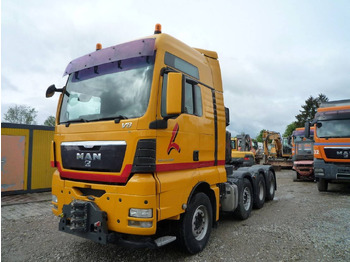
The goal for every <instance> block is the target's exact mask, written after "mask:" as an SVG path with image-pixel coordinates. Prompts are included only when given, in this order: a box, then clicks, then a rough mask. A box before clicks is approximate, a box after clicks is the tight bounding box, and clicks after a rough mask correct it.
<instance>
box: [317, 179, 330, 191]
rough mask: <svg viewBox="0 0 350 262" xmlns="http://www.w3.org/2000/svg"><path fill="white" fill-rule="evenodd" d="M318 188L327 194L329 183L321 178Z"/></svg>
mask: <svg viewBox="0 0 350 262" xmlns="http://www.w3.org/2000/svg"><path fill="white" fill-rule="evenodd" d="M317 188H318V191H320V192H326V191H327V189H328V181H327V180H326V179H324V178H320V179H319V180H318V182H317Z"/></svg>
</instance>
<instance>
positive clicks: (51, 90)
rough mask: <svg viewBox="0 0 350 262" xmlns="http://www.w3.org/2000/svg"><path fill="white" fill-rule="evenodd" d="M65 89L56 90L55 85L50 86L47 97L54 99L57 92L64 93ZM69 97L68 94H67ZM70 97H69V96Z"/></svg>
mask: <svg viewBox="0 0 350 262" xmlns="http://www.w3.org/2000/svg"><path fill="white" fill-rule="evenodd" d="M63 90H64V88H56V86H55V85H50V86H49V87H48V88H47V90H46V97H52V96H53V95H54V94H55V92H61V93H62V92H63ZM66 93H67V95H68V92H66ZM68 96H69V95H68Z"/></svg>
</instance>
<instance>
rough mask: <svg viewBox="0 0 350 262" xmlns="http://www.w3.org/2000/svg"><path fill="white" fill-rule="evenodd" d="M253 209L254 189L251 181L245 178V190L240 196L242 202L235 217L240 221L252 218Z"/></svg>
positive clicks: (243, 189)
mask: <svg viewBox="0 0 350 262" xmlns="http://www.w3.org/2000/svg"><path fill="white" fill-rule="evenodd" d="M252 208H253V188H252V184H251V183H250V181H249V180H248V179H246V178H244V182H243V188H242V192H241V195H240V200H239V204H238V207H237V209H236V210H235V212H234V213H233V215H234V216H235V217H236V218H238V219H240V220H245V219H247V218H248V217H249V216H250V213H251V212H252Z"/></svg>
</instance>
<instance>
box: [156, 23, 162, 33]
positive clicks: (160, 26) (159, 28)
mask: <svg viewBox="0 0 350 262" xmlns="http://www.w3.org/2000/svg"><path fill="white" fill-rule="evenodd" d="M154 33H155V34H161V33H162V25H161V24H156V26H155V29H154Z"/></svg>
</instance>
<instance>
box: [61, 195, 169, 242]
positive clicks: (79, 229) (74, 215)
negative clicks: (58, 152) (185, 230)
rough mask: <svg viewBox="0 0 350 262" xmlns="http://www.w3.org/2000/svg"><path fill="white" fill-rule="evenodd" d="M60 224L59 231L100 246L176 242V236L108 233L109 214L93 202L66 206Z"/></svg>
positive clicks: (73, 203) (81, 202) (75, 201)
mask: <svg viewBox="0 0 350 262" xmlns="http://www.w3.org/2000/svg"><path fill="white" fill-rule="evenodd" d="M62 211H63V213H62V215H61V219H60V222H59V231H62V232H65V233H69V234H72V235H75V236H79V237H82V238H86V239H89V240H92V241H94V242H96V243H100V244H108V243H112V244H117V245H119V246H125V247H134V248H158V247H160V246H163V245H166V244H168V243H170V242H172V241H174V240H176V237H175V236H163V237H159V238H155V237H154V238H152V237H145V236H132V237H131V236H130V235H127V234H120V233H116V232H112V231H108V228H107V220H108V217H107V213H106V212H104V211H101V210H100V208H99V207H98V206H97V205H96V204H95V203H93V202H90V201H80V200H74V201H73V202H72V203H71V204H69V205H64V206H63V209H62Z"/></svg>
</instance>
